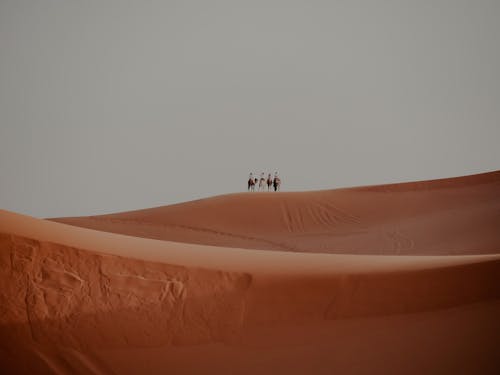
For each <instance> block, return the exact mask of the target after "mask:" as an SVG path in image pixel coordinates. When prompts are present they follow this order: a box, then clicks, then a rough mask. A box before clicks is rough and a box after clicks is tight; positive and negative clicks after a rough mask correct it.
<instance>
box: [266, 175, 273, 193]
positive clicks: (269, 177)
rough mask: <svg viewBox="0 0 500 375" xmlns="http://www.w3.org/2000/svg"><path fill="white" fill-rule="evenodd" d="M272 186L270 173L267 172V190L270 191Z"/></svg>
mask: <svg viewBox="0 0 500 375" xmlns="http://www.w3.org/2000/svg"><path fill="white" fill-rule="evenodd" d="M272 186H273V179H272V177H271V173H269V174H268V175H267V191H270V190H271V187H272Z"/></svg>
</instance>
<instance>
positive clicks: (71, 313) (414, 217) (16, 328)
mask: <svg viewBox="0 0 500 375" xmlns="http://www.w3.org/2000/svg"><path fill="white" fill-rule="evenodd" d="M499 193H500V172H494V173H489V174H483V175H477V176H468V177H464V178H458V179H447V180H438V181H429V182H419V183H410V184H397V185H386V186H373V187H362V188H353V189H342V190H333V191H319V192H305V193H277V194H274V193H272V194H267V193H254V194H250V193H249V194H234V195H229V196H221V197H214V198H210V199H205V200H200V201H195V202H189V203H184V204H179V205H174V206H168V207H160V208H156V209H147V210H141V211H134V212H127V213H121V214H115V215H105V216H98V217H90V218H68V219H57V220H55V221H49V220H41V219H36V218H32V217H28V216H24V215H19V214H16V213H12V212H8V211H0V281H1V285H2V288H1V289H0V337H1V341H0V343H1V344H0V370H1V371H2V373H16V374H17V373H26V374H33V373H51V374H53V373H55V374H75V373H76V374H87V373H95V374H137V373H150V374H164V373H172V374H199V373H219V374H255V373H266V374H281V373H286V374H332V373H341V374H402V373H405V374H406V373H409V374H422V373H426V374H452V373H453V374H456V373H464V374H469V373H470V374H476V373H481V374H495V373H498V371H499V369H500V362H499V359H498V358H499V356H498V353H499V352H498V344H499V341H500V322H499V320H498V316H500V277H499V275H500V235H499V231H498V228H499V227H500V225H499V224H500V194H499ZM64 223H70V224H71V225H66V224H64ZM89 228H93V229H89ZM96 229H97V230H96ZM111 232H114V233H111ZM391 233H392V234H391ZM394 233H397V234H394ZM398 236H399V237H398ZM283 250H286V251H283ZM332 253H333V254H332ZM335 253H336V254H335ZM360 254H361V255H360ZM457 254H458V255H457Z"/></svg>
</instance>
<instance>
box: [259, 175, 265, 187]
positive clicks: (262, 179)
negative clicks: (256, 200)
mask: <svg viewBox="0 0 500 375" xmlns="http://www.w3.org/2000/svg"><path fill="white" fill-rule="evenodd" d="M265 184H266V179H265V178H264V172H262V173H261V174H260V180H259V191H264V186H265Z"/></svg>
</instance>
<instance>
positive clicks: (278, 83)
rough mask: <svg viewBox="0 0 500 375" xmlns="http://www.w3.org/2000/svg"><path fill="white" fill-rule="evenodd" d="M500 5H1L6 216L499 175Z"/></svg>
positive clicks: (50, 0) (1, 190) (1, 196)
mask: <svg viewBox="0 0 500 375" xmlns="http://www.w3.org/2000/svg"><path fill="white" fill-rule="evenodd" d="M499 142H500V1H498V0H491V1H480V0H474V1H472V0H467V1H460V0H445V1H443V0H428V1H425V0H415V1H403V0H393V1H375V0H366V1H355V0H344V1H340V0H339V1H335V0H329V1H312V0H304V1H290V0H287V1H273V0H264V1H260V0H252V1H237V0H227V1H207V0H199V1H187V0H179V1H166V0H165V1H105V0H96V1H88V0H86V1H83V0H81V1H68V0H32V1H23V0H11V1H10V0H0V179H1V180H0V207H1V208H4V209H8V210H13V211H16V212H21V213H25V214H30V215H35V216H43V217H46V216H63V215H87V214H98V213H105V212H113V211H122V210H129V209H136V208H145V207H150V206H158V205H163V204H170V203H176V202H180V201H185V200H190V199H195V198H200V197H205V196H210V195H215V194H223V193H227V192H235V191H242V190H245V189H246V179H247V176H248V173H249V172H250V171H253V172H255V173H260V172H261V171H266V172H267V171H270V172H274V171H275V170H278V171H279V172H280V174H281V176H282V178H283V180H284V182H283V188H284V190H310V189H326V188H336V187H345V186H352V185H363V184H377V183H385V182H394V181H408V180H418V179H428V178H439V177H449V176H457V175H464V174H471V173H478V172H484V171H491V170H495V169H500V147H499V145H498V143H499Z"/></svg>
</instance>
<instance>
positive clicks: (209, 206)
mask: <svg viewBox="0 0 500 375" xmlns="http://www.w3.org/2000/svg"><path fill="white" fill-rule="evenodd" d="M499 196H500V171H496V172H490V173H484V174H479V175H473V176H465V177H458V178H447V179H441V180H432V181H420V182H409V183H402V184H391V185H380V186H368V187H357V188H351V189H338V190H325V191H314V192H299V193H291V192H281V193H278V194H276V193H242V194H232V195H226V196H218V197H213V198H208V199H202V200H197V201H193V202H187V203H181V204H176V205H172V206H164V207H157V208H151V209H145V210H138V211H130V212H123V213H117V214H111V215H101V216H90V217H73V218H57V219H53V220H54V221H57V222H60V223H65V224H70V225H75V226H81V227H85V228H90V229H96V230H100V231H107V232H113V233H121V234H127V235H131V236H137V237H145V238H154V239H160V240H169V241H177V242H186V243H197V244H203V245H214V246H225V247H240V248H247V249H263V250H280V251H300V252H315V253H318V252H321V253H330V254H377V255H378V254H385V255H451V254H453V255H460V254H462V255H465V254H471V255H472V254H494V253H497V252H498V251H499V249H500V239H499V235H498V228H499V226H500V199H499Z"/></svg>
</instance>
